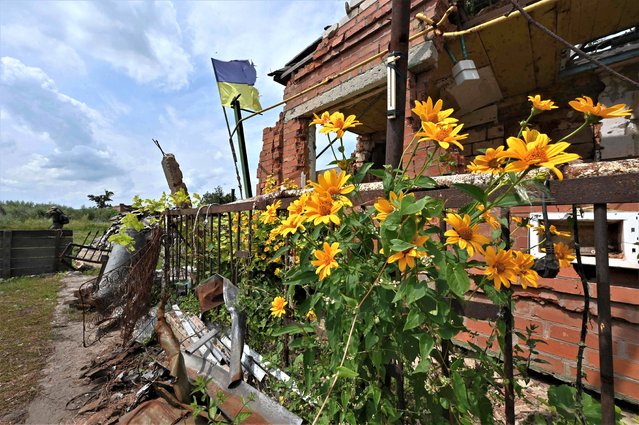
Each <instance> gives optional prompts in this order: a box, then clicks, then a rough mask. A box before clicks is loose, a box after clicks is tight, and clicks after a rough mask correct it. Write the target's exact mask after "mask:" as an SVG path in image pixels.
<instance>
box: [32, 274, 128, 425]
mask: <svg viewBox="0 0 639 425" xmlns="http://www.w3.org/2000/svg"><path fill="white" fill-rule="evenodd" d="M89 279H90V277H89V276H83V275H69V276H66V277H65V278H64V279H63V280H62V285H63V286H62V287H61V288H60V292H59V295H58V305H57V306H56V309H55V313H54V318H53V320H54V321H53V327H54V329H55V330H56V338H55V341H54V350H53V354H52V355H51V357H49V359H48V360H47V365H46V367H45V369H44V370H43V372H42V378H41V380H40V387H41V388H40V392H39V394H38V396H36V398H35V399H34V400H33V401H32V402H31V403H30V405H29V406H28V408H27V417H26V421H25V423H27V424H73V423H76V422H77V421H76V420H75V418H76V416H77V410H68V409H67V408H66V406H67V403H68V402H69V401H70V400H72V399H74V398H76V397H80V396H81V395H82V394H85V393H87V392H89V391H91V389H92V386H91V385H90V384H88V383H87V382H85V381H84V380H81V379H80V378H79V377H80V375H81V373H82V371H81V370H82V368H83V367H85V366H88V365H90V364H91V361H92V360H93V359H94V358H95V357H96V356H97V355H98V354H99V353H102V352H103V351H104V350H106V349H108V348H109V347H115V344H116V337H114V336H113V334H109V335H107V336H105V337H103V338H102V339H101V340H100V341H99V342H97V343H95V344H93V345H92V346H90V347H88V348H84V347H83V346H82V318H81V315H80V314H79V312H78V311H77V310H75V309H70V308H69V306H68V302H69V301H71V300H74V299H75V296H74V295H73V293H74V291H75V290H77V289H78V288H79V287H80V285H82V284H83V283H84V282H86V281H87V280H89Z"/></svg>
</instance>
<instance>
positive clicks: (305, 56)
mask: <svg viewBox="0 0 639 425" xmlns="http://www.w3.org/2000/svg"><path fill="white" fill-rule="evenodd" d="M375 2H377V0H351V1H350V2H346V5H345V6H346V16H344V17H343V18H342V19H340V20H339V21H338V22H336V23H334V24H332V25H327V26H326V27H324V32H323V33H322V35H321V37H318V38H317V39H316V40H315V41H313V42H312V43H311V44H309V45H308V46H306V47H305V48H304V49H302V50H301V51H300V52H299V53H298V54H297V55H295V56H294V57H293V59H291V60H289V61H288V62H286V64H285V65H284V66H283V67H281V68H279V69H276V70H275V71H272V72H269V73H268V74H266V75H268V76H269V77H273V81H275V82H276V83H279V84H281V85H283V86H286V84H287V83H288V81H289V80H290V79H291V75H292V73H293V71H295V70H296V69H299V68H301V67H302V66H304V65H306V64H307V63H308V62H310V61H311V60H312V59H313V53H314V52H315V49H317V46H318V45H319V44H320V43H321V41H322V40H323V39H325V38H330V37H332V36H333V35H334V34H335V32H336V31H337V30H338V29H339V28H340V27H341V26H343V25H344V24H346V23H347V22H348V21H350V20H351V19H354V18H355V17H357V15H359V13H360V12H361V11H362V10H364V9H366V8H368V7H369V6H371V5H373V4H375Z"/></svg>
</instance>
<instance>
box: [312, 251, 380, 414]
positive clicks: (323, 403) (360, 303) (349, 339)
mask: <svg viewBox="0 0 639 425" xmlns="http://www.w3.org/2000/svg"><path fill="white" fill-rule="evenodd" d="M386 264H388V263H387V262H384V264H383V265H382V268H381V269H379V272H378V273H377V276H376V277H375V280H374V281H373V284H372V285H371V287H370V288H368V291H367V292H366V294H365V295H364V297H363V298H362V299H361V300H360V302H359V304H357V307H355V316H354V317H353V321H352V322H351V329H350V331H349V332H348V338H347V339H346V346H345V347H344V355H343V356H342V361H341V362H340V363H339V366H338V368H339V367H342V366H344V362H345V361H346V356H347V354H348V346H349V345H350V344H351V339H352V338H353V331H354V330H355V323H357V316H358V315H359V310H360V308H362V305H363V304H364V301H366V299H367V298H368V296H369V295H370V294H371V293H372V292H373V288H374V287H375V286H377V282H378V281H379V278H380V276H381V275H382V272H383V271H384V269H385V268H386ZM337 377H338V375H337V373H335V374H334V375H333V381H332V382H331V386H330V387H329V389H328V392H327V393H326V397H324V401H323V402H322V405H321V406H320V408H319V410H318V411H317V414H315V418H314V419H313V423H312V425H315V424H316V423H317V421H318V420H319V418H320V415H321V414H322V411H323V410H324V407H326V403H327V402H328V398H329V397H330V396H331V393H332V392H333V388H334V387H335V383H336V382H337Z"/></svg>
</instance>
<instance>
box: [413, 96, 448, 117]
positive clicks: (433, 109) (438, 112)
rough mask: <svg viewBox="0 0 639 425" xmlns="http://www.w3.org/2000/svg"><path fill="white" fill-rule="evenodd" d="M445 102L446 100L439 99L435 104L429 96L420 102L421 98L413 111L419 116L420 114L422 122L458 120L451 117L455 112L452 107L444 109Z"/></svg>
mask: <svg viewBox="0 0 639 425" xmlns="http://www.w3.org/2000/svg"><path fill="white" fill-rule="evenodd" d="M443 104H444V102H443V101H442V100H441V99H439V100H438V101H437V102H435V104H434V105H433V100H432V99H431V98H430V96H429V97H428V99H426V102H420V101H419V100H416V101H415V107H414V108H413V109H412V111H413V112H414V113H415V114H417V116H419V119H420V120H422V122H432V123H439V122H447V123H454V122H457V120H456V119H455V118H452V117H451V118H449V116H450V114H452V113H453V109H452V108H451V109H445V110H443V111H442V106H443Z"/></svg>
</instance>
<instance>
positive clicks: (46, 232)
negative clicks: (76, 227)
mask: <svg viewBox="0 0 639 425" xmlns="http://www.w3.org/2000/svg"><path fill="white" fill-rule="evenodd" d="M12 232H13V235H14V237H23V236H26V237H41V236H48V237H55V235H56V234H57V233H59V232H61V233H62V236H73V230H12Z"/></svg>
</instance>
